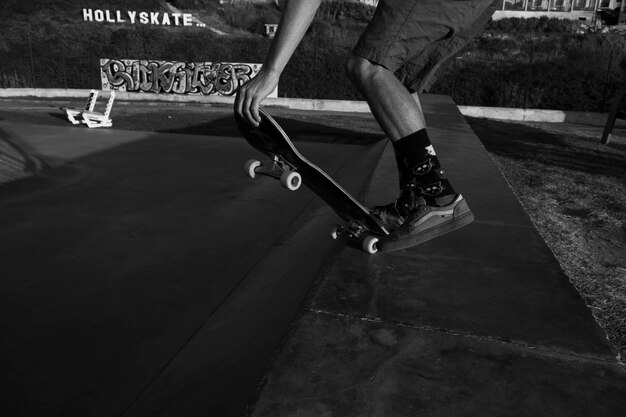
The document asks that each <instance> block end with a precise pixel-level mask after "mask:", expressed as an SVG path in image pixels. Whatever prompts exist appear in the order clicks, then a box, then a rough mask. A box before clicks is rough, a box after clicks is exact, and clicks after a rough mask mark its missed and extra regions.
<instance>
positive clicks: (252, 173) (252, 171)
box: [244, 159, 261, 179]
mask: <svg viewBox="0 0 626 417" xmlns="http://www.w3.org/2000/svg"><path fill="white" fill-rule="evenodd" d="M260 166H261V161H257V160H256V159H251V160H249V161H248V162H246V165H244V171H245V173H246V175H247V176H248V177H250V178H252V179H254V178H256V169H257V168H258V167H260Z"/></svg>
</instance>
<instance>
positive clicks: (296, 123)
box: [159, 117, 384, 145]
mask: <svg viewBox="0 0 626 417" xmlns="http://www.w3.org/2000/svg"><path fill="white" fill-rule="evenodd" d="M275 119H276V121H277V122H278V123H279V124H280V125H281V127H282V128H283V130H284V131H285V132H286V133H287V134H288V135H289V137H290V138H291V139H292V140H294V141H300V142H320V143H341V144H350V145H372V144H374V143H376V142H378V141H380V140H383V139H384V136H383V135H382V134H375V133H370V132H362V131H355V130H353V129H344V128H340V127H336V126H329V125H327V124H320V123H315V122H309V121H305V120H298V119H295V118H286V117H275ZM233 127H234V121H233V117H222V118H219V119H214V120H211V121H210V122H206V123H201V124H197V125H192V126H188V127H182V128H174V129H170V128H165V129H162V130H159V132H164V133H185V134H194V135H206V134H210V135H214V136H237V137H239V136H240V133H239V131H237V130H236V129H234V128H233Z"/></svg>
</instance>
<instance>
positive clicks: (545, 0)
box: [528, 0, 550, 12]
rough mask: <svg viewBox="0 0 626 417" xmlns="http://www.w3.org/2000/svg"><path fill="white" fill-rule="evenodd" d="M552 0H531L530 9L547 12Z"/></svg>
mask: <svg viewBox="0 0 626 417" xmlns="http://www.w3.org/2000/svg"><path fill="white" fill-rule="evenodd" d="M549 4H550V0H530V1H529V2H528V10H530V11H533V12H547V11H548V6H549Z"/></svg>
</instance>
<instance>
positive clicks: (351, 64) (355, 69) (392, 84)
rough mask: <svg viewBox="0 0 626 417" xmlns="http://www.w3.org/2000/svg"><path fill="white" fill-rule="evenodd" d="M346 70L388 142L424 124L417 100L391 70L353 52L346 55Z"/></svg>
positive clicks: (402, 136)
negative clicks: (347, 57)
mask: <svg viewBox="0 0 626 417" xmlns="http://www.w3.org/2000/svg"><path fill="white" fill-rule="evenodd" d="M346 70H347V72H348V76H349V77H350V80H351V81H352V83H353V84H354V85H355V87H356V88H357V90H359V92H360V93H361V94H362V95H363V97H365V100H366V101H367V103H368V104H369V106H370V109H371V110H372V114H373V115H374V117H375V118H376V120H377V121H378V123H379V124H380V126H381V128H382V129H383V131H384V132H385V133H386V134H387V137H388V138H389V139H390V140H391V141H392V142H395V141H397V140H400V139H402V138H404V137H406V136H408V135H410V134H411V133H414V132H417V131H418V130H421V129H424V128H425V127H426V122H425V120H424V115H423V113H422V109H421V107H420V105H419V103H418V102H417V101H416V100H415V98H414V97H413V95H412V94H411V93H410V92H409V90H408V89H407V88H406V87H405V86H404V84H402V83H401V82H400V80H399V79H398V77H397V76H396V75H395V74H394V73H393V72H391V71H390V70H388V69H387V68H385V67H383V66H381V65H378V64H374V63H372V62H370V61H368V60H367V59H365V58H361V57H360V56H357V55H351V56H350V58H349V59H348V62H347V63H346Z"/></svg>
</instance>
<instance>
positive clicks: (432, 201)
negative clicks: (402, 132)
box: [393, 129, 456, 206]
mask: <svg viewBox="0 0 626 417" xmlns="http://www.w3.org/2000/svg"><path fill="white" fill-rule="evenodd" d="M393 147H394V151H395V153H396V162H397V163H398V169H399V171H400V187H401V188H402V189H403V190H406V189H408V188H414V192H415V194H416V195H418V196H420V197H422V198H423V199H424V200H425V202H426V204H427V205H429V206H444V205H447V204H450V203H451V202H452V200H453V199H454V196H455V195H456V191H455V190H454V188H452V185H451V184H450V181H448V179H447V177H446V174H445V172H444V171H443V169H441V163H440V162H439V158H437V154H436V153H435V150H434V148H433V145H432V143H431V142H430V138H429V137H428V133H426V129H421V130H418V131H417V132H415V133H412V134H410V135H409V136H406V137H404V138H402V139H400V140H398V141H396V142H394V143H393Z"/></svg>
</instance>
